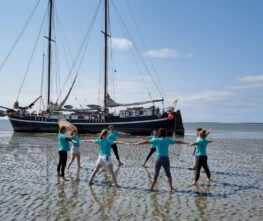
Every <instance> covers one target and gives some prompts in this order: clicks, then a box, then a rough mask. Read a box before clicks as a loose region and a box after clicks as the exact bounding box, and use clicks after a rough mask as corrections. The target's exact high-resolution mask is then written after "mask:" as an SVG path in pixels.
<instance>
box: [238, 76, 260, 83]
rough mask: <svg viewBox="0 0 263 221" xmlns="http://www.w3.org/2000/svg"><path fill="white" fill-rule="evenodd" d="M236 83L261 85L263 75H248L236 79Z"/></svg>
mask: <svg viewBox="0 0 263 221" xmlns="http://www.w3.org/2000/svg"><path fill="white" fill-rule="evenodd" d="M238 81H239V82H243V83H259V82H262V83H263V75H248V76H245V77H243V78H240V79H238Z"/></svg>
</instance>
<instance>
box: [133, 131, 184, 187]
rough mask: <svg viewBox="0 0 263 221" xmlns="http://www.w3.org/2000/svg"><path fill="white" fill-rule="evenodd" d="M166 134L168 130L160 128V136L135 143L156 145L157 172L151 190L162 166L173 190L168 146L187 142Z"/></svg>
mask: <svg viewBox="0 0 263 221" xmlns="http://www.w3.org/2000/svg"><path fill="white" fill-rule="evenodd" d="M166 134H167V132H166V130H165V129H164V128H160V129H159V130H158V138H155V139H152V140H147V141H143V142H139V143H134V144H135V145H141V144H152V145H154V146H155V147H156V162H155V173H154V178H153V181H152V185H151V187H150V190H151V191H152V190H153V188H154V186H155V184H156V181H157V178H158V175H159V172H160V169H161V167H163V168H164V171H165V174H166V176H167V178H168V183H169V186H170V189H171V191H172V190H173V184H172V176H171V172H170V161H169V152H168V148H169V145H171V144H187V143H185V142H182V141H175V140H173V139H171V138H167V137H166Z"/></svg>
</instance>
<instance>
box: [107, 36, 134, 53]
mask: <svg viewBox="0 0 263 221" xmlns="http://www.w3.org/2000/svg"><path fill="white" fill-rule="evenodd" d="M111 41H112V48H113V49H118V50H127V49H129V48H132V47H133V44H132V42H131V41H129V40H127V39H125V38H112V39H111Z"/></svg>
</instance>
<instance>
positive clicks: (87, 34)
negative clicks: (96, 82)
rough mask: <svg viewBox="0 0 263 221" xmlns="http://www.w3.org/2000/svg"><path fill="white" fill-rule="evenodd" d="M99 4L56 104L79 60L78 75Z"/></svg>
mask: <svg viewBox="0 0 263 221" xmlns="http://www.w3.org/2000/svg"><path fill="white" fill-rule="evenodd" d="M101 2H102V0H100V1H99V4H98V6H97V9H96V11H95V14H94V16H93V18H92V20H91V22H90V25H89V27H88V30H87V32H86V34H85V36H84V38H83V41H82V43H81V45H80V48H79V51H78V53H77V56H76V58H75V60H74V62H73V64H72V67H71V68H70V71H69V73H68V76H67V78H66V80H65V82H64V84H63V86H62V89H61V91H60V93H59V96H58V98H57V101H56V102H58V100H59V99H60V97H61V95H62V92H63V90H64V89H65V86H66V84H67V82H68V80H69V79H70V77H71V74H72V72H73V70H74V68H75V66H76V65H77V62H78V60H79V66H78V68H77V71H78V73H79V70H80V67H81V65H82V62H83V59H84V57H85V54H86V49H87V46H88V43H89V40H90V37H91V32H92V30H93V27H94V24H95V21H96V18H97V15H98V11H99V8H100V5H101Z"/></svg>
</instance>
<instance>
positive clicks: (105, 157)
mask: <svg viewBox="0 0 263 221" xmlns="http://www.w3.org/2000/svg"><path fill="white" fill-rule="evenodd" d="M107 136H108V130H106V129H104V130H102V131H101V134H100V137H99V139H96V140H83V141H87V142H89V143H95V144H98V145H99V147H100V150H99V158H98V160H97V163H96V167H95V169H94V170H93V172H92V174H91V175H90V181H89V184H90V185H92V184H93V182H92V181H93V178H94V177H95V175H96V173H97V172H98V171H99V169H100V168H101V167H102V166H103V165H106V166H107V167H108V169H109V171H110V174H111V176H112V180H113V182H114V184H115V187H119V185H118V184H117V181H116V178H115V175H114V172H113V165H112V161H111V154H110V150H111V146H112V144H126V143H125V142H122V141H113V140H111V139H108V138H107Z"/></svg>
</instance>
